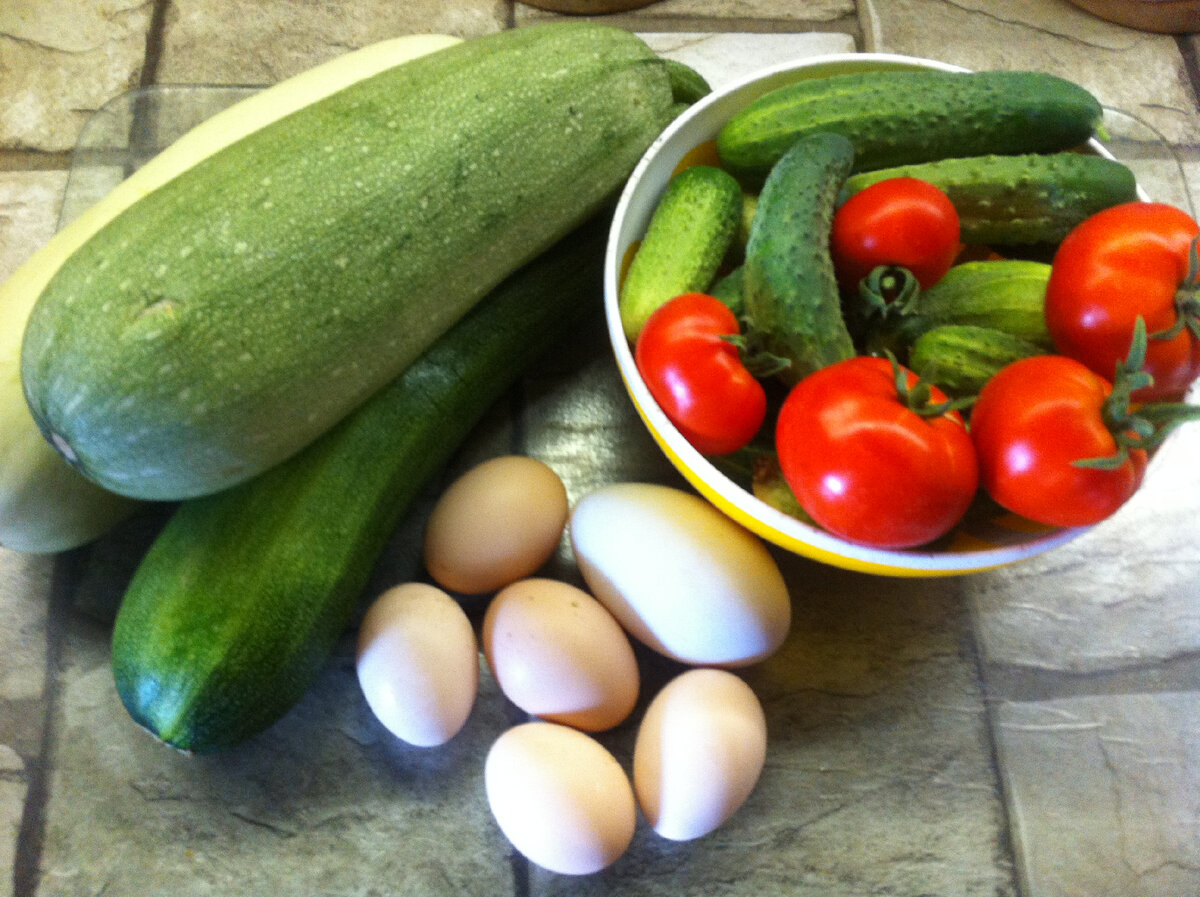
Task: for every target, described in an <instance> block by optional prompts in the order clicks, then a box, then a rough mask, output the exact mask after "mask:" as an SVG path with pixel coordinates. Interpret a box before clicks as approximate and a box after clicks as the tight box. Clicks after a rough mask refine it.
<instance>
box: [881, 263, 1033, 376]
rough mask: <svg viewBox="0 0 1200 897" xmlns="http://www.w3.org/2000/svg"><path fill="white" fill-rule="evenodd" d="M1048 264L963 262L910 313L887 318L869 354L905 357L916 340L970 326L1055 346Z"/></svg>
mask: <svg viewBox="0 0 1200 897" xmlns="http://www.w3.org/2000/svg"><path fill="white" fill-rule="evenodd" d="M1049 280H1050V265H1048V264H1046V263H1045V262H1035V261H1027V260H1024V259H990V260H984V261H973V262H963V263H961V264H958V265H955V266H954V267H953V268H951V269H950V270H949V271H947V272H946V275H945V276H944V277H943V278H942V279H941V280H940V281H938V282H937V283H936V284H934V285H933V286H932V287H930V288H929V289H927V290H924V291H923V292H921V293H920V295H918V296H917V299H916V302H915V303H914V304H913V306H912V308H911V310H910V312H909V313H908V314H904V315H897V316H889V317H887V318H885V319H884V321H883V323H882V324H879V325H876V326H875V327H874V328H873V329H872V330H871V331H870V333H869V334H868V336H867V337H866V351H868V352H870V353H872V354H879V353H880V352H882V351H883V350H885V349H886V350H889V351H891V352H894V353H895V354H896V355H897V356H898V357H900V358H905V357H906V356H907V353H908V351H909V348H910V347H911V346H912V344H913V343H914V342H915V341H916V340H917V338H918V337H919V336H920V335H921V334H922V333H925V332H926V331H928V330H932V329H933V328H934V327H940V326H942V325H945V324H967V325H972V326H977V327H988V328H991V329H993V330H1000V331H1003V332H1005V333H1008V334H1010V335H1012V336H1015V337H1018V338H1020V339H1022V340H1025V341H1027V342H1030V343H1033V344H1034V345H1036V346H1039V347H1041V348H1043V349H1045V350H1050V349H1052V348H1053V347H1054V341H1053V340H1052V339H1051V338H1050V331H1049V330H1048V329H1047V327H1046V315H1045V302H1046V284H1047V283H1048V282H1049Z"/></svg>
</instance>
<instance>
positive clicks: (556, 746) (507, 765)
mask: <svg viewBox="0 0 1200 897" xmlns="http://www.w3.org/2000/svg"><path fill="white" fill-rule="evenodd" d="M484 787H485V789H486V792H487V799H488V805H489V806H490V807H491V810H492V815H493V816H494V817H495V819H496V823H497V824H498V825H499V826H500V830H501V831H502V832H504V835H505V837H506V838H508V840H509V841H510V842H512V845H513V846H514V847H515V848H516V849H517V850H519V851H520V852H521V853H522V854H524V855H525V856H526V857H527V858H528V859H530V860H532V861H533V862H534V863H537V864H538V865H539V866H541V867H543V868H544V869H549V870H550V871H551V872H558V873H561V874H563V875H589V874H591V873H593V872H599V871H600V870H601V869H603V868H605V867H606V866H609V865H611V864H612V863H614V862H615V861H616V860H617V859H619V858H620V857H621V855H622V854H623V853H624V852H625V850H626V849H627V848H628V847H629V844H630V842H631V841H632V840H633V833H634V830H635V828H636V826H637V803H636V801H635V800H634V797H633V786H632V785H631V784H630V781H629V777H628V776H627V775H626V774H625V770H624V769H622V768H621V765H620V763H618V762H617V759H616V758H615V757H614V756H613V755H612V754H611V753H609V751H608V749H607V748H605V747H604V746H603V745H601V744H600V743H599V742H598V741H596V740H595V739H594V738H592V737H591V736H589V735H585V734H584V733H583V732H580V731H579V730H578V729H572V728H570V727H569V726H564V725H561V724H559V723H549V722H541V721H537V722H530V723H522V724H521V725H518V726H514V727H513V728H511V729H509V730H508V731H506V732H505V733H504V734H502V735H501V736H500V737H499V738H498V739H496V741H495V743H494V744H493V745H492V747H491V750H489V751H488V755H487V759H486V761H485V762H484Z"/></svg>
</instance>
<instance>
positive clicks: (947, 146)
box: [717, 70, 1103, 178]
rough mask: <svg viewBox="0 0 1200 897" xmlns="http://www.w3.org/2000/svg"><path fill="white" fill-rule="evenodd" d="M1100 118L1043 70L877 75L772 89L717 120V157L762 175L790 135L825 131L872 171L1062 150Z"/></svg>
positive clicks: (1079, 91) (1079, 92)
mask: <svg viewBox="0 0 1200 897" xmlns="http://www.w3.org/2000/svg"><path fill="white" fill-rule="evenodd" d="M1102 115H1103V109H1102V107H1101V106H1100V103H1099V101H1098V100H1097V99H1096V98H1095V97H1094V96H1092V94H1090V93H1089V92H1088V91H1086V90H1085V89H1084V88H1082V87H1080V86H1079V85H1077V84H1074V83H1072V82H1070V81H1067V80H1065V79H1063V78H1058V77H1055V76H1053V75H1048V74H1043V73H1041V72H975V73H967V72H941V71H903V70H899V71H897V70H879V71H870V72H859V73H855V74H847V75H835V76H833V77H830V78H810V79H807V80H803V81H797V82H795V83H793V84H789V85H786V86H784V87H780V88H777V89H775V90H772V91H770V92H769V93H767V94H765V95H763V96H762V97H760V98H759V99H757V100H755V101H754V102H752V103H750V104H749V105H748V106H746V107H745V108H743V109H742V110H740V111H739V112H738V113H736V114H735V115H734V116H733V117H732V118H730V119H729V121H728V122H726V123H725V125H724V126H723V127H722V128H721V131H720V133H719V134H718V136H717V150H718V152H719V154H720V157H721V160H722V162H723V163H724V165H725V166H726V167H727V168H728V169H729V170H730V171H731V172H732V173H733V174H735V175H739V176H743V177H746V178H754V177H759V178H761V177H765V175H766V173H767V172H768V171H769V170H770V168H771V166H772V165H774V164H775V161H776V160H778V159H779V158H780V156H782V155H783V153H784V152H785V151H786V150H787V148H788V147H789V146H791V145H792V144H793V143H794V142H795V141H796V139H797V138H799V137H802V136H804V135H806V134H812V133H815V132H818V131H833V132H836V133H838V134H842V135H843V136H845V137H847V138H849V139H850V141H851V142H852V143H853V144H854V149H855V163H854V164H855V168H856V170H858V171H870V170H873V169H876V168H890V167H893V166H896V165H909V164H912V163H915V162H928V161H932V160H933V159H941V158H947V157H950V156H981V155H985V154H987V153H1000V154H1005V155H1009V154H1014V153H1041V152H1054V151H1057V150H1063V149H1069V148H1071V147H1074V146H1077V145H1079V144H1081V143H1083V142H1084V141H1086V140H1087V139H1088V138H1089V137H1091V136H1092V135H1093V134H1094V133H1095V131H1096V128H1097V126H1098V125H1099V123H1100V120H1101V117H1102Z"/></svg>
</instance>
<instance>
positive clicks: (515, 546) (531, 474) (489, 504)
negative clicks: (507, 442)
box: [424, 455, 568, 595]
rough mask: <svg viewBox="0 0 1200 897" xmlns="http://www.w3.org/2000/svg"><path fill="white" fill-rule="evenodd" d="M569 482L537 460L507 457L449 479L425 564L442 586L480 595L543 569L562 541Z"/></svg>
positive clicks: (430, 530)
mask: <svg viewBox="0 0 1200 897" xmlns="http://www.w3.org/2000/svg"><path fill="white" fill-rule="evenodd" d="M567 512H568V502H567V490H566V487H565V486H563V483H562V480H560V479H559V477H558V475H557V474H556V473H555V472H554V471H553V470H552V469H551V468H550V467H549V466H548V465H546V464H544V463H543V462H541V461H538V460H537V459H536V458H527V457H524V456H520V455H505V456H502V457H499V458H493V459H491V460H490V461H485V462H484V463H482V464H480V465H479V466H477V467H475V468H472V469H471V470H469V471H468V472H467V473H465V474H463V475H462V476H461V477H459V479H457V480H456V481H455V482H454V483H452V484H451V485H450V487H449V488H448V489H447V490H446V491H445V492H444V493H443V494H442V496H441V497H440V498H439V499H438V501H437V503H436V504H435V506H434V509H433V512H432V514H431V515H430V517H429V522H428V524H427V526H426V529H425V543H424V555H425V567H426V569H427V570H428V571H429V575H430V576H432V577H433V578H434V580H436V581H437V582H438V584H439V585H441V586H442V587H443V588H446V589H450V590H451V591H454V592H461V593H464V594H469V595H476V594H480V593H483V592H491V591H495V590H496V589H500V588H503V587H504V586H506V585H508V584H509V583H511V582H515V581H516V580H518V579H521V578H523V577H526V576H529V575H531V574H533V573H534V572H536V571H537V570H538V568H540V567H541V566H542V565H543V564H545V563H546V561H548V560H549V559H550V557H551V555H553V554H554V551H555V549H556V548H557V547H558V544H559V541H560V540H561V539H562V533H563V529H564V527H565V526H566V521H567Z"/></svg>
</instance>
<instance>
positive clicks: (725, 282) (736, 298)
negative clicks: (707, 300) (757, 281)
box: [709, 265, 746, 318]
mask: <svg viewBox="0 0 1200 897" xmlns="http://www.w3.org/2000/svg"><path fill="white" fill-rule="evenodd" d="M745 280H746V269H745V268H744V267H742V266H741V265H738V266H737V267H736V268H734V269H733V270H732V271H730V272H729V273H728V274H726V275H725V276H724V277H719V278H717V280H716V282H715V283H714V284H713V285H712V289H710V290H709V293H711V294H712V296H713V297H714V298H716V299H720V300H721V301H722V302H723V303H725V304H726V305H727V306H729V310H730V311H732V312H733V313H734V314H735V315H737V316H738V317H739V318H740V317H741V316H742V315H743V314H744V313H745V311H746V299H745V292H744V285H745Z"/></svg>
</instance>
